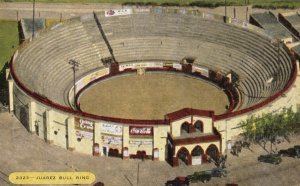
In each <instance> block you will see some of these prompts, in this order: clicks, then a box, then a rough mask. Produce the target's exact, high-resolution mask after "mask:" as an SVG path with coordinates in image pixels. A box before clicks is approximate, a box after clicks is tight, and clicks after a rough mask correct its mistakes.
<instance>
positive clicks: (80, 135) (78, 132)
mask: <svg viewBox="0 0 300 186" xmlns="http://www.w3.org/2000/svg"><path fill="white" fill-rule="evenodd" d="M93 136H94V133H92V132H86V131H81V130H76V138H81V139H82V138H86V139H90V140H92V139H93Z"/></svg>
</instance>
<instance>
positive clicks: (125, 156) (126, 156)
mask: <svg viewBox="0 0 300 186" xmlns="http://www.w3.org/2000/svg"><path fill="white" fill-rule="evenodd" d="M129 150H130V149H129V126H128V125H124V126H123V149H122V151H123V152H122V154H123V159H129ZM124 151H127V154H126V153H124Z"/></svg>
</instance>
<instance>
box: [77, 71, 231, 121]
mask: <svg viewBox="0 0 300 186" xmlns="http://www.w3.org/2000/svg"><path fill="white" fill-rule="evenodd" d="M227 104H229V102H228V98H227V96H226V94H225V93H224V92H223V91H222V90H221V89H219V88H217V87H216V86H214V85H212V84H209V83H208V82H205V81H204V80H200V79H194V78H191V77H186V76H183V75H179V74H166V73H159V74H156V73H155V74H145V75H135V74H132V75H128V76H119V77H115V78H112V79H108V80H106V81H102V82H99V83H98V84H96V85H94V86H92V87H90V88H89V89H88V90H87V91H85V92H84V93H83V94H82V96H81V97H80V108H81V110H82V111H85V112H88V113H92V114H96V115H102V116H110V117H121V118H130V119H163V118H164V115H165V114H167V113H171V112H174V111H177V110H180V109H182V108H197V109H203V110H214V111H215V113H216V114H221V113H224V112H225V111H226V110H225V105H227Z"/></svg>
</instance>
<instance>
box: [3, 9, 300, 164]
mask: <svg viewBox="0 0 300 186" xmlns="http://www.w3.org/2000/svg"><path fill="white" fill-rule="evenodd" d="M290 42H291V41H290V40H289V39H285V38H279V37H276V36H274V35H271V34H268V33H267V32H265V31H264V30H263V29H262V28H259V27H257V26H254V25H252V24H249V23H248V22H244V21H240V20H237V19H233V18H228V17H224V16H219V15H214V14H209V13H204V12H201V11H199V10H188V9H184V8H162V7H152V8H146V7H145V8H124V9H120V10H108V11H103V12H93V13H91V14H85V15H83V16H81V17H77V18H72V19H70V20H66V21H64V22H62V23H59V24H57V25H55V26H53V27H51V28H49V29H46V30H43V31H40V32H37V33H36V35H35V37H34V38H31V39H30V41H27V42H24V43H23V45H22V46H21V47H20V48H19V49H18V50H17V51H16V52H15V54H14V56H13V58H12V60H11V63H10V79H9V99H10V110H11V111H14V114H15V115H16V117H17V118H18V119H19V120H20V121H21V122H22V124H23V125H24V126H25V127H26V128H27V129H28V131H29V132H31V133H34V134H36V135H38V136H39V138H41V139H44V140H46V141H47V142H48V143H50V144H54V145H57V146H60V147H63V148H65V149H68V150H71V151H76V152H81V153H84V154H89V155H94V156H111V157H119V158H123V159H129V158H143V159H144V158H145V159H151V160H159V161H168V162H169V163H170V164H171V165H172V166H178V165H180V164H182V163H183V164H187V165H197V164H202V163H205V162H206V161H207V159H208V157H216V156H219V155H221V154H224V153H225V151H226V149H227V146H228V144H229V143H230V141H231V140H233V139H234V138H235V137H236V136H238V135H239V134H240V133H241V129H240V128H239V123H240V122H241V121H243V120H245V119H247V118H248V117H249V116H251V115H259V114H262V113H267V112H273V111H277V110H280V109H282V108H284V107H292V109H293V110H296V109H297V103H298V100H297V94H298V93H297V88H296V87H297V86H296V85H297V82H298V80H297V75H298V74H297V68H298V67H297V64H296V60H295V56H294V53H293V52H292V51H291V50H290V48H289V47H288V46H287V44H289V43H290Z"/></svg>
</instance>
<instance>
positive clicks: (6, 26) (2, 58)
mask: <svg viewBox="0 0 300 186" xmlns="http://www.w3.org/2000/svg"><path fill="white" fill-rule="evenodd" d="M18 38H19V36H18V24H17V22H16V21H1V20H0V72H1V74H0V89H3V88H5V87H6V86H7V83H6V81H5V69H4V66H5V64H7V63H8V62H9V60H10V58H11V56H12V55H13V53H14V51H15V50H16V49H17V48H18V45H19V44H18V43H19V39H18Z"/></svg>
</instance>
